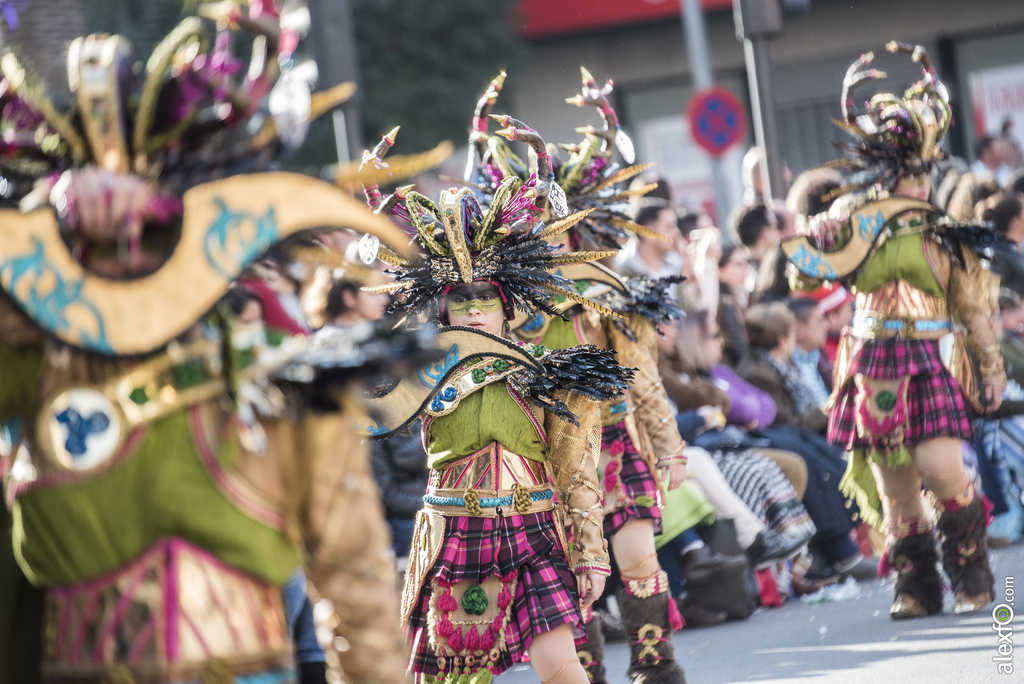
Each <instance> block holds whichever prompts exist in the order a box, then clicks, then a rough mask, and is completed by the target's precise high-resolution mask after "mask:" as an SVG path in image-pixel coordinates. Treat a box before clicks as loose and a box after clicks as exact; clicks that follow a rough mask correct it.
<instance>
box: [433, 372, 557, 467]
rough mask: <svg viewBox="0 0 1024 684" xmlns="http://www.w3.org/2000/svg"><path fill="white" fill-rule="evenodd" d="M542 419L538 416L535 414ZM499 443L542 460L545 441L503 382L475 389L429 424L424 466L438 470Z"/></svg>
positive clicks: (534, 459)
mask: <svg viewBox="0 0 1024 684" xmlns="http://www.w3.org/2000/svg"><path fill="white" fill-rule="evenodd" d="M538 418H541V416H538ZM491 442H498V443H500V444H501V445H502V446H504V447H505V448H506V449H508V450H509V451H511V452H513V453H516V454H519V455H520V456H525V457H526V458H528V459H530V460H531V461H538V462H540V463H543V462H544V461H545V457H544V444H543V443H542V442H541V440H540V437H539V436H538V434H537V428H536V427H534V424H533V421H531V420H530V418H529V417H528V416H527V415H526V413H525V412H524V411H523V407H521V406H520V405H519V402H518V401H516V400H515V399H513V398H512V395H510V394H509V392H508V385H507V384H506V383H505V382H504V381H499V382H492V383H491V384H489V385H485V386H484V387H483V388H482V389H478V390H477V391H475V392H473V393H472V394H470V395H469V396H466V397H463V399H462V402H461V403H460V404H459V405H458V408H456V409H455V410H454V411H452V412H451V413H449V414H448V415H446V416H439V417H437V418H435V419H434V420H433V421H432V422H431V423H430V426H429V436H428V440H427V465H428V466H429V467H430V468H433V469H437V468H440V467H442V466H444V465H445V464H447V463H450V462H452V461H457V460H458V459H460V458H462V457H464V456H469V455H470V454H472V453H475V452H477V451H480V450H481V449H483V448H484V447H486V446H487V445H489V444H490V443H491Z"/></svg>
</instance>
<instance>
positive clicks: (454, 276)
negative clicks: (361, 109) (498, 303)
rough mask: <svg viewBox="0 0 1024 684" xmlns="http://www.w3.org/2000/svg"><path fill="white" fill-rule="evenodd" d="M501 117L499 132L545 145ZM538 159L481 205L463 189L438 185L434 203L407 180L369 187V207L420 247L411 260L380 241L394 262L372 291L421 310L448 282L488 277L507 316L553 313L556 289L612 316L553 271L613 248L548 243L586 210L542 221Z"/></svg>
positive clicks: (543, 160) (370, 159) (376, 159)
mask: <svg viewBox="0 0 1024 684" xmlns="http://www.w3.org/2000/svg"><path fill="white" fill-rule="evenodd" d="M502 121H503V123H504V124H505V125H506V126H507V127H506V128H505V129H504V130H502V131H499V134H500V135H503V136H505V137H507V138H508V139H510V140H515V139H520V140H525V141H528V142H531V143H533V144H539V147H540V149H542V150H543V149H544V142H543V140H541V139H540V136H539V135H538V134H537V132H536V131H534V130H532V129H530V128H529V127H527V126H525V125H524V124H523V123H522V122H519V121H517V120H515V119H512V118H511V117H503V118H502ZM396 134H397V131H392V132H391V133H390V134H388V135H387V136H385V137H384V139H383V140H382V141H381V142H380V143H379V144H378V145H377V147H376V148H374V150H373V151H372V152H367V153H365V154H364V160H365V161H366V163H367V164H371V163H372V164H383V157H384V155H385V154H386V153H387V151H388V150H389V149H390V148H391V146H392V145H393V144H394V140H395V137H394V136H395V135H396ZM538 162H539V163H538V173H535V174H531V175H530V176H529V177H528V178H526V179H525V180H524V179H522V178H520V177H519V176H518V175H510V176H508V177H506V178H502V179H501V180H500V182H499V183H498V186H497V188H496V190H495V191H494V194H493V196H492V197H491V202H490V204H489V205H488V206H486V207H485V206H482V205H481V204H480V202H479V201H478V200H477V197H476V196H475V195H474V194H473V191H472V190H471V189H469V188H451V189H448V190H445V191H442V193H441V196H440V198H439V200H438V201H437V202H436V203H435V202H433V201H432V200H430V199H428V198H427V197H425V196H423V195H422V194H420V193H418V192H414V191H413V190H412V189H411V186H405V187H401V188H398V189H397V190H395V192H394V193H393V194H391V195H389V196H387V197H384V196H382V195H381V194H380V192H379V191H378V190H377V189H376V187H371V188H367V190H366V197H367V202H368V203H369V205H370V207H371V208H372V209H373V210H374V211H375V212H376V213H377V214H379V215H382V216H384V217H386V218H388V219H390V220H391V221H393V222H394V223H396V224H397V225H398V226H399V227H400V228H402V229H404V230H405V231H406V233H408V234H409V236H410V238H411V239H412V240H415V241H416V242H417V243H418V245H419V247H420V248H421V252H422V259H420V260H418V261H414V262H410V261H407V260H405V259H403V258H401V257H398V256H397V255H396V254H395V252H394V251H393V250H391V249H389V248H387V247H386V246H384V245H381V246H380V247H379V251H378V252H377V254H376V256H378V257H379V258H380V259H381V260H382V261H385V262H388V263H390V264H392V266H393V268H392V269H391V270H390V271H389V273H390V274H391V275H393V276H394V277H395V279H396V282H395V283H393V284H390V285H387V286H383V287H378V288H372V289H373V290H374V291H378V292H388V293H392V294H398V295H399V297H398V298H397V299H396V301H395V302H394V303H393V304H392V306H391V311H392V313H399V312H404V313H414V312H418V311H421V310H423V309H425V308H427V307H429V306H430V305H431V304H432V303H433V302H434V301H435V299H436V298H437V297H438V296H440V295H443V294H445V293H446V292H447V291H448V290H449V289H450V288H451V287H453V286H456V285H459V284H463V283H473V282H478V281H486V282H490V283H493V284H494V285H495V286H497V287H498V289H499V290H500V292H501V295H502V298H503V301H504V305H505V314H506V316H507V317H508V318H512V317H513V316H514V313H515V310H516V309H518V310H521V311H524V312H529V313H532V312H533V311H535V310H536V309H540V310H542V311H545V312H549V313H556V312H555V309H554V308H553V307H552V305H551V303H550V302H549V300H550V298H551V297H552V296H554V295H562V296H564V297H565V298H567V299H572V300H573V301H575V302H578V303H580V304H583V305H584V306H590V307H592V308H596V309H598V310H600V311H601V312H602V313H605V314H609V315H611V314H612V312H611V311H610V310H609V309H607V308H606V307H603V306H600V305H598V304H595V303H593V302H590V301H588V300H586V299H585V298H583V297H581V296H580V295H579V294H577V293H576V291H575V290H574V289H573V283H572V281H570V280H567V279H566V278H564V277H562V276H560V275H558V274H557V273H555V271H556V270H557V269H558V268H559V267H561V266H563V265H566V264H575V263H581V262H585V261H592V260H595V259H601V258H604V257H606V256H610V255H611V254H613V252H571V253H565V252H561V251H559V249H558V248H557V247H555V246H554V245H551V244H550V243H549V242H548V239H549V238H551V237H554V236H556V235H558V234H560V233H562V232H564V231H566V230H568V229H569V228H571V227H572V226H573V225H575V224H576V223H577V222H578V221H580V220H582V219H583V218H585V217H586V216H587V213H588V212H586V211H584V212H577V213H575V214H573V215H571V216H568V217H566V218H564V219H562V220H559V221H555V222H553V223H550V224H545V223H544V222H543V221H542V220H541V214H542V213H543V210H542V209H541V208H540V207H539V206H538V204H543V201H544V198H545V197H546V195H547V193H548V190H549V188H551V187H552V186H551V184H549V182H547V181H542V180H539V178H540V177H545V176H546V174H547V173H548V170H549V168H550V167H549V165H548V163H547V157H546V155H543V156H540V157H539V158H538Z"/></svg>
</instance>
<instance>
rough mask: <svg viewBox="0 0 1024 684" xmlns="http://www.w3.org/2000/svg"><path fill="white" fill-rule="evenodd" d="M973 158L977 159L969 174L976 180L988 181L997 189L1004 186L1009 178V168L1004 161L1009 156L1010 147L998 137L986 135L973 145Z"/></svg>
mask: <svg viewBox="0 0 1024 684" xmlns="http://www.w3.org/2000/svg"><path fill="white" fill-rule="evenodd" d="M974 156H975V157H977V159H975V160H974V162H973V163H972V164H971V173H972V174H973V175H974V176H975V177H976V178H983V179H990V180H992V181H994V182H995V183H996V184H997V185H998V186H999V187H1002V186H1003V185H1005V184H1006V180H1007V179H1008V178H1009V176H1010V171H1011V169H1010V167H1009V166H1008V165H1007V164H1006V160H1007V159H1008V158H1009V156H1010V146H1009V145H1007V144H1006V140H1005V139H1004V138H1002V137H1001V136H998V135H986V136H984V137H983V138H981V139H980V140H978V142H976V143H974Z"/></svg>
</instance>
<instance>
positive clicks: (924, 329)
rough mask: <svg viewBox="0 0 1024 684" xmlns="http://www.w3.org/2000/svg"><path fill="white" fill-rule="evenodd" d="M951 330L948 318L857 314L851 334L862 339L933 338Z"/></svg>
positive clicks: (950, 322)
mask: <svg viewBox="0 0 1024 684" xmlns="http://www.w3.org/2000/svg"><path fill="white" fill-rule="evenodd" d="M952 330H953V322H952V321H950V320H949V319H948V318H937V319H928V318H882V317H877V316H864V315H861V314H858V315H856V316H854V317H853V334H854V336H855V337H859V338H862V339H874V338H887V337H903V338H909V339H914V338H926V339H928V338H934V337H941V336H943V335H945V334H946V333H948V332H951V331H952Z"/></svg>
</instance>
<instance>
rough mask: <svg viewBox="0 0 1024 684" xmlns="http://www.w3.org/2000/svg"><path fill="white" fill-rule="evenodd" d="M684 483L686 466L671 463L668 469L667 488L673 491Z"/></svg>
mask: <svg viewBox="0 0 1024 684" xmlns="http://www.w3.org/2000/svg"><path fill="white" fill-rule="evenodd" d="M684 482H686V464H685V463H673V464H672V465H670V466H669V467H668V488H669V489H670V490H672V489H675V488H677V487H678V486H679V485H681V484H683V483H684Z"/></svg>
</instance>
